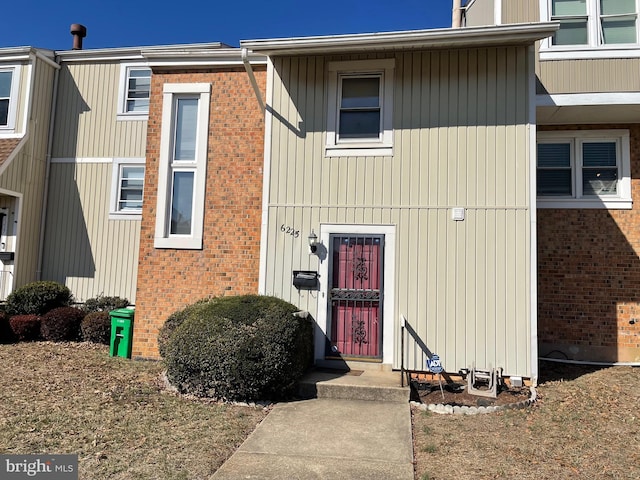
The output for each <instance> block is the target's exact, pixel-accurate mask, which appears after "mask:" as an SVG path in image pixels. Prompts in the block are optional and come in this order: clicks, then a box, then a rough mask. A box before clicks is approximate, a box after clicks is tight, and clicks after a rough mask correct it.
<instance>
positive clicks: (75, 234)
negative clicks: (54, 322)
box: [43, 163, 140, 303]
mask: <svg viewBox="0 0 640 480" xmlns="http://www.w3.org/2000/svg"><path fill="white" fill-rule="evenodd" d="M111 176H112V165H111V164H110V163H53V164H52V165H51V183H50V187H49V208H48V211H47V223H46V238H47V241H46V242H45V251H44V259H45V261H44V265H43V278H46V279H49V280H55V281H58V282H61V283H64V284H65V285H67V286H68V287H69V288H70V289H71V291H72V292H73V294H74V295H75V297H76V298H77V299H78V300H79V301H82V300H86V299H87V298H91V297H94V296H96V295H98V294H104V295H117V296H121V297H126V298H128V299H129V300H130V301H131V302H132V303H133V302H135V288H136V278H137V271H138V268H137V265H138V247H139V242H140V221H139V220H133V221H131V220H130V221H119V220H109V199H110V194H111V188H110V181H111Z"/></svg>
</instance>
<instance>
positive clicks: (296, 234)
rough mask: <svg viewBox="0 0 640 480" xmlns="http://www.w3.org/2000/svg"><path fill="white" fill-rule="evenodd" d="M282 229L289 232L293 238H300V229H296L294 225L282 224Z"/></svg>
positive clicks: (283, 231)
mask: <svg viewBox="0 0 640 480" xmlns="http://www.w3.org/2000/svg"><path fill="white" fill-rule="evenodd" d="M280 231H281V232H282V233H288V234H289V235H291V236H292V237H293V238H298V237H299V236H300V230H296V229H295V228H293V227H288V226H286V225H285V224H284V223H283V224H282V225H280Z"/></svg>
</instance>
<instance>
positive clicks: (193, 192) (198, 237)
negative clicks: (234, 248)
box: [155, 83, 211, 249]
mask: <svg viewBox="0 0 640 480" xmlns="http://www.w3.org/2000/svg"><path fill="white" fill-rule="evenodd" d="M210 98H211V84H209V83H185V84H165V86H164V89H163V100H162V127H161V133H160V160H159V164H160V165H159V171H158V204H157V209H156V233H155V247H156V248H182V249H201V248H202V232H203V226H204V225H203V222H204V193H205V184H206V176H207V138H208V131H209V102H210Z"/></svg>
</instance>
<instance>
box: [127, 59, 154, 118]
mask: <svg viewBox="0 0 640 480" xmlns="http://www.w3.org/2000/svg"><path fill="white" fill-rule="evenodd" d="M150 92H151V70H150V69H148V68H129V69H128V76H127V98H126V105H125V111H126V112H148V111H149V93H150Z"/></svg>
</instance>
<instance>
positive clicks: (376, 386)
mask: <svg viewBox="0 0 640 480" xmlns="http://www.w3.org/2000/svg"><path fill="white" fill-rule="evenodd" d="M400 384H401V377H400V372H393V371H383V370H350V371H343V370H342V371H341V370H331V369H327V368H316V369H315V370H313V371H311V372H309V373H308V374H306V375H305V376H304V377H303V378H302V380H301V381H300V385H299V389H298V393H299V395H300V397H302V398H333V399H344V400H370V401H378V402H401V403H407V402H408V401H409V387H407V386H405V387H401V386H400Z"/></svg>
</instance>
